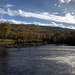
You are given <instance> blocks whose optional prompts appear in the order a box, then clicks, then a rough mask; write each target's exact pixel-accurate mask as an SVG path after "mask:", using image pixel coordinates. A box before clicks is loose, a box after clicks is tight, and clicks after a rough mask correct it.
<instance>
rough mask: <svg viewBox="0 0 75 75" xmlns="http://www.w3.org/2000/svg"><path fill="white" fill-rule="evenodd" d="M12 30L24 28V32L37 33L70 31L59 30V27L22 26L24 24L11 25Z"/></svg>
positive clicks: (65, 29)
mask: <svg viewBox="0 0 75 75" xmlns="http://www.w3.org/2000/svg"><path fill="white" fill-rule="evenodd" d="M12 27H13V28H22V27H23V28H24V29H25V30H27V29H28V30H32V31H35V32H39V33H48V32H50V33H54V32H56V31H57V30H58V31H60V32H65V31H70V30H71V29H67V28H60V27H50V26H38V25H27V24H26V25H24V24H19V25H18V24H12Z"/></svg>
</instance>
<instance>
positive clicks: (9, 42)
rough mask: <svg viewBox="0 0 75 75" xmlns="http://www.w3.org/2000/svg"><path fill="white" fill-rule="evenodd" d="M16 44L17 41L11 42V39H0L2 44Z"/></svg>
mask: <svg viewBox="0 0 75 75" xmlns="http://www.w3.org/2000/svg"><path fill="white" fill-rule="evenodd" d="M14 42H15V40H11V39H4V41H2V39H0V44H11V43H14Z"/></svg>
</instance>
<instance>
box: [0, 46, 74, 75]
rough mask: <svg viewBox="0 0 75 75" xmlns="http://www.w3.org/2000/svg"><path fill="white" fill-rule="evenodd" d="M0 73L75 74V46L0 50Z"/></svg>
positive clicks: (33, 74) (16, 74) (13, 74)
mask: <svg viewBox="0 0 75 75" xmlns="http://www.w3.org/2000/svg"><path fill="white" fill-rule="evenodd" d="M0 75H75V46H65V45H59V46H56V45H46V46H40V47H26V48H8V49H6V50H0Z"/></svg>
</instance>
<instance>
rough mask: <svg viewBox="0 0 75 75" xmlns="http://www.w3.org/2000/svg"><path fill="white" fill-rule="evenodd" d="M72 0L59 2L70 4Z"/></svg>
mask: <svg viewBox="0 0 75 75" xmlns="http://www.w3.org/2000/svg"><path fill="white" fill-rule="evenodd" d="M71 1H72V0H59V2H60V3H66V4H68V3H69V2H71Z"/></svg>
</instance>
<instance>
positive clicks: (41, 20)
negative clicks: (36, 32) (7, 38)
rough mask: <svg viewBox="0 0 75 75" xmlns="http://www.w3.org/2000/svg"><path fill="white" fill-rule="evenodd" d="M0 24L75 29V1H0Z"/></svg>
mask: <svg viewBox="0 0 75 75" xmlns="http://www.w3.org/2000/svg"><path fill="white" fill-rule="evenodd" d="M0 22H9V23H14V24H36V25H44V26H55V27H62V28H71V29H75V0H0Z"/></svg>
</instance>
